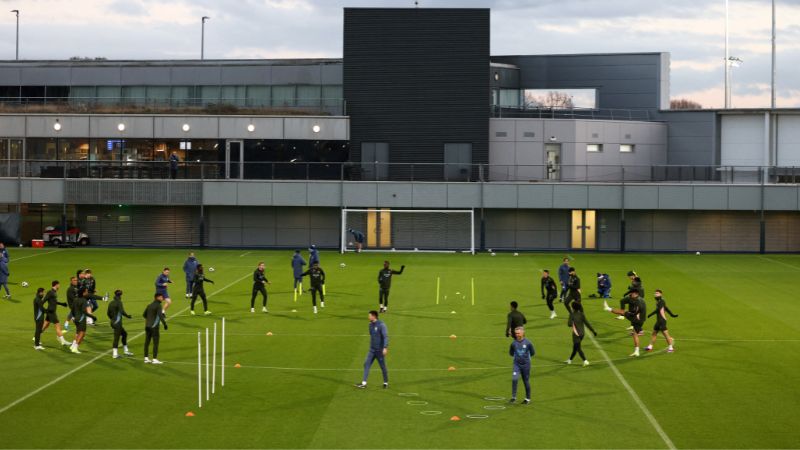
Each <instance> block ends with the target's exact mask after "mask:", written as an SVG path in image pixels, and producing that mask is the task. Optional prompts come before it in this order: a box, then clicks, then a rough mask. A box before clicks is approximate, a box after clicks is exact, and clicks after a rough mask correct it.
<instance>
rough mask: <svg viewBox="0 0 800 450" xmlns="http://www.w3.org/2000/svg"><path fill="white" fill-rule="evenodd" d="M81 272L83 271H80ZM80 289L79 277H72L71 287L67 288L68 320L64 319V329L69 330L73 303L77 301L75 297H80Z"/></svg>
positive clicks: (70, 280)
mask: <svg viewBox="0 0 800 450" xmlns="http://www.w3.org/2000/svg"><path fill="white" fill-rule="evenodd" d="M79 273H81V274H82V273H83V272H82V271H79ZM79 292H80V289H79V285H78V277H72V278H70V279H69V287H68V288H67V310H68V311H69V312H68V313H67V320H65V321H64V329H65V330H69V321H70V320H72V305H73V303H75V299H77V298H78V295H79Z"/></svg>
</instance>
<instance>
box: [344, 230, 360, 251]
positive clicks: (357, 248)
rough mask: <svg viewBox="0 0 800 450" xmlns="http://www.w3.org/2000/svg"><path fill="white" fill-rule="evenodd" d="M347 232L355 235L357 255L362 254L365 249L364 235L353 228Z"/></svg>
mask: <svg viewBox="0 0 800 450" xmlns="http://www.w3.org/2000/svg"><path fill="white" fill-rule="evenodd" d="M347 232H348V233H350V234H352V235H353V241H355V244H356V253H361V249H362V248H363V247H364V233H362V232H360V231H358V230H354V229H352V228H350V229H348V230H347Z"/></svg>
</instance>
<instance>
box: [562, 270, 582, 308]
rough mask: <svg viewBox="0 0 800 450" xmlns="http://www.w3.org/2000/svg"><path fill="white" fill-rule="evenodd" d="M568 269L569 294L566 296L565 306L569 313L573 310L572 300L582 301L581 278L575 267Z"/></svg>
mask: <svg viewBox="0 0 800 450" xmlns="http://www.w3.org/2000/svg"><path fill="white" fill-rule="evenodd" d="M568 270H569V279H568V280H567V295H565V296H564V306H566V307H567V313H569V312H570V311H571V309H570V304H571V303H572V302H578V303H580V302H581V279H580V278H578V275H577V274H576V273H575V268H574V267H570V268H569V269H568Z"/></svg>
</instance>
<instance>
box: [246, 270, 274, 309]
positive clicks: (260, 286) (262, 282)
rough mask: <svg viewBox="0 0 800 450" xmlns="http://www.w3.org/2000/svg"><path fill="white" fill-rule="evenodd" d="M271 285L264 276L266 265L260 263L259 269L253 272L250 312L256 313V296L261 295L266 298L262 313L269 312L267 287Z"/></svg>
mask: <svg viewBox="0 0 800 450" xmlns="http://www.w3.org/2000/svg"><path fill="white" fill-rule="evenodd" d="M268 284H271V283H270V282H269V280H267V276H266V275H264V263H263V262H260V263H258V268H256V270H255V272H253V295H252V296H251V297H250V312H251V313H252V312H256V308H255V306H256V295H257V294H259V293H260V294H261V296H262V297H263V298H264V301H263V306H262V307H261V312H267V288H266V287H265V286H266V285H268Z"/></svg>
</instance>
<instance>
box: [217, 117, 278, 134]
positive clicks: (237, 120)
mask: <svg viewBox="0 0 800 450" xmlns="http://www.w3.org/2000/svg"><path fill="white" fill-rule="evenodd" d="M283 122H284V119H283V118H277V117H220V119H219V137H220V138H222V139H232V138H243V137H245V136H246V137H247V139H283ZM249 125H253V126H254V127H255V130H253V131H252V132H250V131H247V127H248V126H249Z"/></svg>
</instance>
